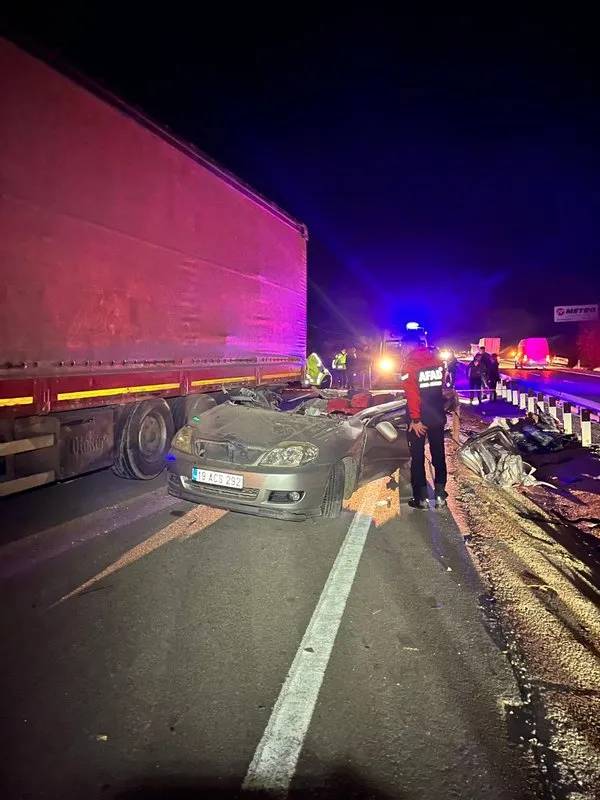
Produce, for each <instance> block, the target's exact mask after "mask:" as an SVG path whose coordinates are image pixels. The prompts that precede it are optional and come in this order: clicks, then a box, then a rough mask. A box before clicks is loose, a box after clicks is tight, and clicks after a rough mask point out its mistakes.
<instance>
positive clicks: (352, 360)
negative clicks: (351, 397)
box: [346, 347, 358, 393]
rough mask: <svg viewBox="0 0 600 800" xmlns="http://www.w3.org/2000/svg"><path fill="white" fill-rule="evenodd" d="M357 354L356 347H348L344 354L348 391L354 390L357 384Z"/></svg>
mask: <svg viewBox="0 0 600 800" xmlns="http://www.w3.org/2000/svg"><path fill="white" fill-rule="evenodd" d="M357 370H358V354H357V352H356V347H349V348H348V354H347V356H346V386H347V388H348V393H351V392H354V390H355V389H356V385H357V377H358V376H357Z"/></svg>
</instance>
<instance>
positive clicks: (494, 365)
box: [488, 353, 500, 400]
mask: <svg viewBox="0 0 600 800" xmlns="http://www.w3.org/2000/svg"><path fill="white" fill-rule="evenodd" d="M499 380H500V364H499V363H498V354H497V353H492V356H491V365H490V371H489V373H488V381H489V387H490V392H491V395H490V399H491V400H497V399H498V392H497V391H496V386H497V385H498V381H499Z"/></svg>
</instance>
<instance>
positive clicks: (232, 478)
mask: <svg viewBox="0 0 600 800" xmlns="http://www.w3.org/2000/svg"><path fill="white" fill-rule="evenodd" d="M192 480H193V481H196V482H197V483H210V484H211V485H212V486H226V487H227V488H229V489H243V488H244V476H243V475H231V474H230V473H229V472H215V471H214V470H212V469H200V467H192Z"/></svg>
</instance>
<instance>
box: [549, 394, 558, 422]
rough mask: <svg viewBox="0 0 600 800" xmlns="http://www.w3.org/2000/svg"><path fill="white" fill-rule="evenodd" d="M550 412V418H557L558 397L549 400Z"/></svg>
mask: <svg viewBox="0 0 600 800" xmlns="http://www.w3.org/2000/svg"><path fill="white" fill-rule="evenodd" d="M548 411H549V412H550V416H551V417H554V419H556V418H557V415H558V411H557V410H556V397H549V398H548Z"/></svg>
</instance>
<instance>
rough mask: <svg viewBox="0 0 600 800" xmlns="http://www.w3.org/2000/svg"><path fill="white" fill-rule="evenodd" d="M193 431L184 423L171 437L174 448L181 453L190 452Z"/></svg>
mask: <svg viewBox="0 0 600 800" xmlns="http://www.w3.org/2000/svg"><path fill="white" fill-rule="evenodd" d="M193 432H194V431H193V428H191V427H190V426H189V425H184V427H183V428H181V429H180V430H178V431H177V433H176V434H175V436H174V437H173V442H172V445H173V447H174V448H175V449H176V450H181V452H182V453H191V452H192V435H193Z"/></svg>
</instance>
